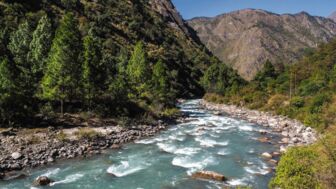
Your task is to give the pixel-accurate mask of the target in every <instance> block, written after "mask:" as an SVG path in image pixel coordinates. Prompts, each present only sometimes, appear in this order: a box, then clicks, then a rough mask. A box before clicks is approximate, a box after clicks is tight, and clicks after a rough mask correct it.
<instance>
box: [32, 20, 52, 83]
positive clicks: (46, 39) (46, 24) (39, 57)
mask: <svg viewBox="0 0 336 189" xmlns="http://www.w3.org/2000/svg"><path fill="white" fill-rule="evenodd" d="M51 42H52V26H51V22H50V20H49V18H48V17H47V16H43V17H42V18H41V19H40V21H39V22H38V25H37V27H36V29H35V31H34V33H33V37H32V41H31V43H30V46H29V47H30V53H29V60H30V62H31V63H32V72H33V74H34V75H35V79H36V81H37V82H39V80H40V79H41V77H42V74H43V70H44V68H45V64H46V62H47V58H48V53H49V51H50V47H51ZM37 82H36V83H37Z"/></svg>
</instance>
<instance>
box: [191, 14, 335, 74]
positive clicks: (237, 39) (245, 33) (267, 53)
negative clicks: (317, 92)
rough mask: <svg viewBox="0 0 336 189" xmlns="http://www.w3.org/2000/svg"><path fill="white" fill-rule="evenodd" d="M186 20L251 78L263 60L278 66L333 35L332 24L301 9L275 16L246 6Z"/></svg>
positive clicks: (216, 51) (211, 47)
mask: <svg viewBox="0 0 336 189" xmlns="http://www.w3.org/2000/svg"><path fill="white" fill-rule="evenodd" d="M188 23H189V25H190V26H191V27H192V28H194V29H195V30H196V31H197V34H198V36H199V37H200V39H201V41H203V43H204V44H205V45H206V46H207V47H208V49H209V50H210V51H212V52H213V53H214V54H215V55H216V56H217V57H219V59H221V60H222V61H223V62H225V63H226V64H228V65H231V66H232V67H233V68H234V69H236V70H237V71H238V73H239V74H240V75H241V76H242V77H243V78H245V79H246V80H252V79H253V78H254V77H255V75H256V74H257V72H258V71H260V70H261V69H262V68H263V65H264V64H265V62H266V60H267V59H269V60H270V61H271V62H272V63H273V64H274V65H275V66H276V67H277V68H278V69H279V68H281V67H282V65H283V64H290V63H292V62H294V61H295V60H297V59H298V58H299V57H300V56H301V55H302V54H303V53H304V52H305V49H307V48H315V47H317V45H318V44H320V43H324V42H328V41H330V39H332V38H333V37H334V36H335V35H336V23H334V22H332V21H331V20H330V19H326V18H322V17H316V16H311V15H309V14H307V13H305V12H301V13H298V14H293V15H291V14H283V15H279V14H274V13H271V12H267V11H264V10H254V9H246V10H240V11H235V12H231V13H227V14H222V15H219V16H216V17H213V18H207V17H200V18H194V19H191V20H189V21H188Z"/></svg>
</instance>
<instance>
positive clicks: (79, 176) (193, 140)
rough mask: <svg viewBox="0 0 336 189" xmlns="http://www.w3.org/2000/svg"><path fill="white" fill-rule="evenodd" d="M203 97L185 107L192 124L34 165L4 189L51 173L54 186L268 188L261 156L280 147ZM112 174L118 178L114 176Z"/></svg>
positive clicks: (101, 188)
mask: <svg viewBox="0 0 336 189" xmlns="http://www.w3.org/2000/svg"><path fill="white" fill-rule="evenodd" d="M198 102H199V101H198V100H190V101H187V102H185V103H183V104H181V105H180V108H181V110H182V112H184V113H186V115H187V116H188V117H189V122H186V123H182V124H178V125H174V126H170V127H169V128H168V129H167V130H166V131H163V132H161V133H160V134H158V135H157V136H155V137H152V138H146V139H142V140H140V141H136V142H135V143H132V144H127V145H125V146H124V147H123V149H121V150H111V151H109V152H108V154H105V155H100V156H96V157H94V158H89V159H80V160H78V159H77V160H69V161H63V162H62V163H57V164H55V165H52V166H48V167H45V168H39V169H33V170H31V171H30V175H29V177H28V178H25V179H22V180H13V181H8V182H0V188H1V189H24V188H28V189H34V188H36V187H33V186H32V185H31V184H32V182H33V180H34V179H35V178H36V177H38V176H40V175H46V176H48V177H49V178H51V179H53V180H55V181H56V182H54V183H53V184H52V185H51V186H49V187H46V188H50V189H77V188H78V189H217V188H223V187H226V186H229V187H235V186H238V185H247V186H250V187H252V188H258V189H259V188H260V189H262V188H267V184H268V182H269V181H270V179H271V177H272V176H273V174H272V173H270V172H269V169H270V167H271V165H269V164H268V163H267V161H266V160H263V159H262V158H261V157H260V154H261V153H263V152H272V151H274V150H276V146H274V145H272V144H265V143H260V142H258V141H257V140H256V139H257V138H258V137H261V135H260V134H259V131H260V130H261V129H265V128H262V127H261V126H258V125H255V124H252V123H248V122H246V121H242V120H238V119H234V118H230V117H228V116H225V115H224V116H219V115H215V114H213V113H212V112H210V111H207V110H204V109H202V108H201V107H200V106H199V105H198ZM197 170H209V171H215V172H218V173H221V174H223V175H225V176H226V177H228V178H229V180H228V181H227V182H225V183H221V182H214V181H206V180H195V179H192V178H191V177H190V175H191V174H192V172H194V171H197ZM108 173H111V174H113V175H115V177H113V176H111V174H108Z"/></svg>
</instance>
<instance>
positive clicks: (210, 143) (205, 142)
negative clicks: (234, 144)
mask: <svg viewBox="0 0 336 189" xmlns="http://www.w3.org/2000/svg"><path fill="white" fill-rule="evenodd" d="M195 141H197V142H199V143H200V145H201V146H205V147H214V146H215V145H218V146H227V145H228V144H229V142H228V141H222V142H217V141H216V140H213V139H210V138H205V137H204V138H201V137H196V138H195Z"/></svg>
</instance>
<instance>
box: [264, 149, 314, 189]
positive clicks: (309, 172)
mask: <svg viewBox="0 0 336 189" xmlns="http://www.w3.org/2000/svg"><path fill="white" fill-rule="evenodd" d="M317 159H318V155H317V154H316V152H315V151H313V150H312V149H311V148H310V147H300V148H292V149H290V150H289V151H288V152H287V153H286V154H285V155H284V156H283V157H282V158H281V160H280V162H279V165H278V168H277V171H276V176H275V178H273V180H272V181H271V182H270V184H269V187H270V188H286V189H298V188H300V189H312V188H320V186H319V184H318V181H317V178H316V172H317V170H316V169H315V166H314V164H313V163H314V162H315V161H316V160H317Z"/></svg>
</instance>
